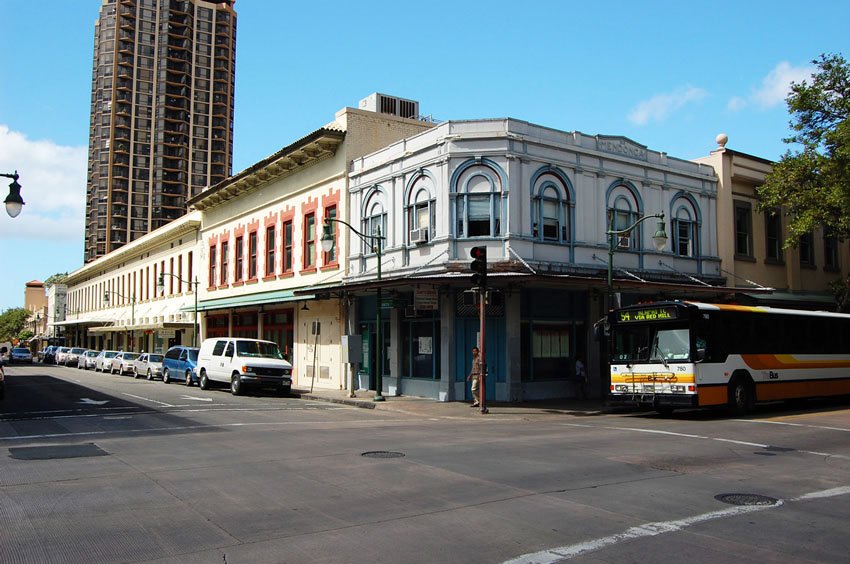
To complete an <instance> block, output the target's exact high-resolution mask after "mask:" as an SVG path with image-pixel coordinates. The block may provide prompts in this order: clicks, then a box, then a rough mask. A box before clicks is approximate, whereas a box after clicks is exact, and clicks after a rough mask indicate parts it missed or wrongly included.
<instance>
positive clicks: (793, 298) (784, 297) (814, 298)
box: [741, 289, 835, 310]
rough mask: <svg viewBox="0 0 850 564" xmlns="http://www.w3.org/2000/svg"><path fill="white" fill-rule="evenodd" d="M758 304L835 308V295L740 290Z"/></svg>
mask: <svg viewBox="0 0 850 564" xmlns="http://www.w3.org/2000/svg"><path fill="white" fill-rule="evenodd" d="M741 295H742V296H745V297H747V298H749V299H750V300H752V301H753V303H755V304H759V305H765V306H767V305H773V306H782V307H791V308H800V307H805V308H806V309H809V308H812V307H817V308H822V309H830V310H834V309H835V297H834V296H830V295H828V294H812V293H805V292H773V293H771V294H754V293H752V291H751V290H749V289H747V290H746V291H743V292H741Z"/></svg>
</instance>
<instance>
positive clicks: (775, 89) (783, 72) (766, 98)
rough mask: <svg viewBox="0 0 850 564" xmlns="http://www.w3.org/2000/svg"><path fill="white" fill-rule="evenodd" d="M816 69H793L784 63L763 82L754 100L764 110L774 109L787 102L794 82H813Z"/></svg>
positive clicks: (755, 93) (807, 67)
mask: <svg viewBox="0 0 850 564" xmlns="http://www.w3.org/2000/svg"><path fill="white" fill-rule="evenodd" d="M813 72H815V69H814V67H811V66H805V67H792V66H791V65H790V63H787V62H785V61H782V62H781V63H779V64H778V65H776V68H774V69H773V70H772V71H770V72H769V73H768V75H767V76H766V77H764V78H763V79H762V81H761V88H759V89H758V90H756V91H755V92H753V95H752V99H753V102H755V103H756V104H757V105H759V106H760V107H762V108H772V107H773V106H776V105H778V104H781V103H782V102H784V101H785V98H786V97H787V96H788V93H789V92H790V91H791V83H792V82H803V81H804V80H811V77H812V73H813Z"/></svg>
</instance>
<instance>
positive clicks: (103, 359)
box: [94, 351, 118, 372]
mask: <svg viewBox="0 0 850 564" xmlns="http://www.w3.org/2000/svg"><path fill="white" fill-rule="evenodd" d="M116 354H118V351H100V352H99V353H98V355H97V358H95V362H94V371H95V372H106V371H107V370H109V367H110V365H111V364H112V359H113V358H115V355H116Z"/></svg>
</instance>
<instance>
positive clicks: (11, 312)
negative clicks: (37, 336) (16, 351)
mask: <svg viewBox="0 0 850 564" xmlns="http://www.w3.org/2000/svg"><path fill="white" fill-rule="evenodd" d="M29 318H30V312H28V311H27V310H26V309H24V308H22V307H15V308H9V309H7V310H6V311H4V312H3V313H0V341H11V340H12V339H14V338H20V335H21V332H22V331H23V330H24V329H26V327H27V323H28V322H29Z"/></svg>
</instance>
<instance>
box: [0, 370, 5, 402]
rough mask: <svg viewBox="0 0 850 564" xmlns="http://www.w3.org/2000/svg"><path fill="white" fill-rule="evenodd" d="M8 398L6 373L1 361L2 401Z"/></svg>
mask: <svg viewBox="0 0 850 564" xmlns="http://www.w3.org/2000/svg"><path fill="white" fill-rule="evenodd" d="M5 397H6V373H5V372H4V371H3V361H0V400H2V399H4V398H5Z"/></svg>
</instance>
